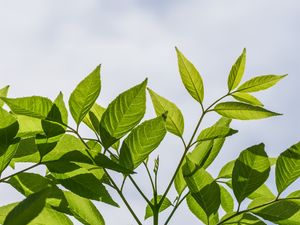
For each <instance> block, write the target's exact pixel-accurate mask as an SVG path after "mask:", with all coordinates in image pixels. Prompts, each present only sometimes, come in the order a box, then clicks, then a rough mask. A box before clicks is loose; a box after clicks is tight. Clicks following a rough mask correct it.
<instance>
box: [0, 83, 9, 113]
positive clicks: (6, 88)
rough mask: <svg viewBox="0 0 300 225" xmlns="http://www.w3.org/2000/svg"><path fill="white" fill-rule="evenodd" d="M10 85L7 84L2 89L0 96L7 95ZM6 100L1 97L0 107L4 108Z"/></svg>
mask: <svg viewBox="0 0 300 225" xmlns="http://www.w3.org/2000/svg"><path fill="white" fill-rule="evenodd" d="M8 89H9V85H7V86H5V87H4V88H1V89H0V97H6V96H7V93H8ZM3 105H4V102H3V101H2V100H1V99H0V108H2V107H3Z"/></svg>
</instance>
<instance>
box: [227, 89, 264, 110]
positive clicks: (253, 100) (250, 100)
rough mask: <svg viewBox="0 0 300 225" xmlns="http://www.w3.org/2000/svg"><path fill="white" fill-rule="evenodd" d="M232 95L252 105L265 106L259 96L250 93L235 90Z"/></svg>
mask: <svg viewBox="0 0 300 225" xmlns="http://www.w3.org/2000/svg"><path fill="white" fill-rule="evenodd" d="M231 95H232V97H234V98H235V99H236V100H238V101H240V102H245V103H248V104H250V105H255V106H261V107H263V106H264V105H263V104H262V103H261V101H259V100H258V99H257V98H255V97H254V96H253V95H250V94H248V93H242V92H235V93H233V94H231Z"/></svg>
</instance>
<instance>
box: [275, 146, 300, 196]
mask: <svg viewBox="0 0 300 225" xmlns="http://www.w3.org/2000/svg"><path fill="white" fill-rule="evenodd" d="M275 175H276V186H277V190H278V192H279V193H281V192H283V191H284V190H285V189H286V188H287V187H288V186H289V185H290V184H291V183H293V182H294V181H295V180H296V179H298V178H299V177H300V142H298V143H297V144H295V145H293V146H291V147H290V148H288V149H287V150H285V151H284V152H283V153H281V154H280V156H279V157H278V159H277V162H276V168H275Z"/></svg>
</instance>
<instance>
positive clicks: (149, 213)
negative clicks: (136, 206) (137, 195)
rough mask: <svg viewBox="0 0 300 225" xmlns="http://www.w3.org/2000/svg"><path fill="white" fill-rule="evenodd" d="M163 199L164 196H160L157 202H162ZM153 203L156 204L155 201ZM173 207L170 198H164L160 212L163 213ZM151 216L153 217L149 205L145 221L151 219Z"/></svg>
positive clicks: (152, 200)
mask: <svg viewBox="0 0 300 225" xmlns="http://www.w3.org/2000/svg"><path fill="white" fill-rule="evenodd" d="M161 198H162V195H158V196H157V202H159V201H160V200H161ZM151 203H152V204H153V203H154V199H151ZM171 205H172V203H171V202H170V200H169V199H168V198H164V200H163V202H162V204H161V206H160V207H159V209H158V212H162V211H164V210H166V209H167V208H169V207H170V206H171ZM151 216H153V212H152V209H151V207H150V206H149V205H147V207H146V212H145V217H144V219H145V220H146V219H147V218H149V217H151Z"/></svg>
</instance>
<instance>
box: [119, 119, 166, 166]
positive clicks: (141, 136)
mask: <svg viewBox="0 0 300 225" xmlns="http://www.w3.org/2000/svg"><path fill="white" fill-rule="evenodd" d="M165 135H166V125H165V120H164V117H163V116H159V117H156V118H154V119H151V120H147V121H145V122H143V123H142V124H140V125H139V126H137V127H136V128H134V129H133V130H132V131H131V133H130V134H129V135H128V136H127V137H126V139H125V140H124V141H123V144H122V147H121V150H120V164H121V165H123V166H124V167H126V168H128V169H130V170H133V169H135V168H136V167H138V166H139V165H140V164H141V163H142V162H143V161H144V160H145V159H147V157H148V156H149V154H150V153H151V152H152V151H153V150H154V149H156V148H157V147H158V145H159V144H160V142H161V141H162V140H163V138H164V137H165Z"/></svg>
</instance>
